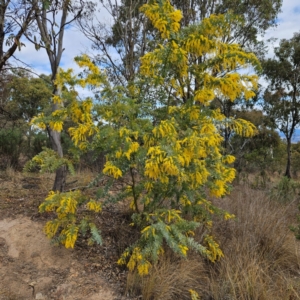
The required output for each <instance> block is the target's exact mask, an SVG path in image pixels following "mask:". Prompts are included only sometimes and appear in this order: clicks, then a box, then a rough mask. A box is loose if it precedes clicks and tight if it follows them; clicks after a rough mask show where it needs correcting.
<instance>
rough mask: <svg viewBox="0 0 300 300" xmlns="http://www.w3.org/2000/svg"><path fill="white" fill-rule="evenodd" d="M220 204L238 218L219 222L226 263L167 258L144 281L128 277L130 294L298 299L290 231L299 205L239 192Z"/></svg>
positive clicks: (297, 260) (298, 262) (298, 259)
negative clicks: (192, 294) (196, 293)
mask: <svg viewBox="0 0 300 300" xmlns="http://www.w3.org/2000/svg"><path fill="white" fill-rule="evenodd" d="M216 204H217V205H219V206H221V207H222V208H224V209H226V210H228V211H230V212H231V213H234V214H235V215H236V219H235V220H231V221H222V220H218V221H217V220H216V221H215V228H216V229H215V232H214V235H215V236H216V238H217V240H218V241H219V242H220V244H221V247H222V249H223V251H224V254H225V257H224V258H223V259H221V260H220V261H219V262H217V263H215V264H212V263H209V262H206V261H204V260H203V258H198V259H197V260H196V259H195V257H193V258H192V259H191V260H189V261H183V262H181V263H180V262H178V261H177V260H172V259H170V257H167V258H164V259H163V261H161V262H160V263H159V264H158V265H156V266H154V268H153V270H152V271H151V274H150V275H149V276H147V277H145V278H140V277H138V276H137V275H136V274H129V276H128V289H129V290H130V291H131V292H135V293H141V294H142V296H143V299H147V300H150V299H152V300H159V299H190V296H189V292H188V291H189V290H190V289H193V290H196V291H197V292H198V293H199V295H201V299H202V300H203V299H207V300H227V299H230V300H238V299H239V300H244V299H245V300H270V299H272V300H285V299H287V300H288V299H289V300H291V299H300V282H299V274H300V269H299V267H300V256H299V242H298V241H296V240H295V238H294V236H293V233H292V232H290V230H289V225H291V224H292V223H293V222H294V221H295V214H296V213H297V209H296V203H290V204H285V205H283V204H280V203H278V202H275V201H272V200H270V199H269V197H268V196H267V195H266V194H265V192H263V191H256V190H252V189H251V188H249V187H245V186H243V187H241V186H239V187H237V188H236V189H235V191H234V192H233V193H232V194H231V195H230V197H228V198H225V199H221V200H218V201H216Z"/></svg>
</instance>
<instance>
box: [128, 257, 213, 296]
mask: <svg viewBox="0 0 300 300" xmlns="http://www.w3.org/2000/svg"><path fill="white" fill-rule="evenodd" d="M199 282H201V283H202V284H204V285H205V284H208V283H209V280H208V277H207V274H206V272H205V266H204V263H203V262H201V260H193V259H191V260H181V261H179V260H176V259H172V258H171V255H167V257H165V258H164V259H163V260H162V261H160V262H158V263H157V264H156V265H154V266H153V268H152V270H151V272H150V274H149V276H144V277H140V276H139V275H138V274H137V272H133V273H129V274H128V277H127V290H128V292H129V294H141V295H142V296H143V298H142V299H143V300H160V299H164V300H173V299H184V300H185V299H186V300H188V299H191V297H190V292H189V290H190V289H193V290H198V291H199V288H200V287H199Z"/></svg>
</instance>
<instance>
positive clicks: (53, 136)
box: [47, 87, 67, 192]
mask: <svg viewBox="0 0 300 300" xmlns="http://www.w3.org/2000/svg"><path fill="white" fill-rule="evenodd" d="M59 93H60V91H59V90H57V89H56V87H55V89H54V93H53V94H56V95H58V94H59ZM58 106H59V105H58V104H57V103H55V104H52V111H56V110H57V109H59V107H58ZM47 129H48V133H49V138H50V142H51V146H52V149H53V150H54V151H55V152H57V154H58V156H59V157H60V158H63V156H64V153H63V148H62V144H61V132H59V131H56V130H53V129H51V128H50V127H48V128H47ZM66 177H67V168H66V166H61V167H60V168H58V169H57V170H56V174H55V180H54V184H53V188H52V190H53V191H59V192H62V191H63V190H64V187H65V184H66Z"/></svg>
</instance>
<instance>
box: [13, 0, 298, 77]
mask: <svg viewBox="0 0 300 300" xmlns="http://www.w3.org/2000/svg"><path fill="white" fill-rule="evenodd" d="M100 19H101V20H102V21H103V20H104V21H106V22H110V20H109V16H108V14H107V13H106V12H105V11H103V10H102V11H101V12H100ZM297 31H300V0H283V6H282V12H281V13H280V14H279V15H278V20H277V27H275V28H271V29H269V30H268V31H267V32H266V34H265V36H264V37H263V38H264V39H269V38H271V37H275V38H277V39H278V40H277V42H275V43H274V44H273V45H270V49H269V56H272V53H273V52H272V46H278V43H279V40H280V39H282V38H286V39H290V38H291V37H292V36H293V33H294V32H297ZM23 43H24V44H25V45H26V47H23V48H22V50H21V51H20V52H18V53H16V57H17V58H19V59H20V60H22V61H24V62H26V63H27V64H28V65H30V66H31V67H32V68H33V69H34V71H35V72H36V73H38V74H41V73H46V74H48V73H50V69H49V62H48V57H47V55H46V53H45V50H44V49H40V50H39V51H36V50H35V48H34V46H33V45H32V44H30V43H29V42H27V41H26V40H23ZM90 46H91V42H90V41H89V40H88V39H87V38H86V37H85V36H84V35H83V34H82V33H81V32H80V31H79V30H78V29H76V28H75V27H74V26H73V27H71V28H69V29H68V30H66V33H65V39H64V48H65V51H64V53H63V57H62V62H61V67H62V68H64V69H67V68H73V69H75V70H76V65H75V64H74V57H75V56H77V55H80V54H82V53H91V48H90Z"/></svg>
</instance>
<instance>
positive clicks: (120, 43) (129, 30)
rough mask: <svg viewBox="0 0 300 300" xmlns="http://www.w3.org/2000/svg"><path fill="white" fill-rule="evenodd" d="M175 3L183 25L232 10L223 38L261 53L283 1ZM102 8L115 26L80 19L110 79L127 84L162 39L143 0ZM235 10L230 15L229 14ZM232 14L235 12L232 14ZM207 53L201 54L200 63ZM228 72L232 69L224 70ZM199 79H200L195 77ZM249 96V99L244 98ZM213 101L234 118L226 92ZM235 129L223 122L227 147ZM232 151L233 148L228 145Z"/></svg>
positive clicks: (104, 4) (108, 1)
mask: <svg viewBox="0 0 300 300" xmlns="http://www.w3.org/2000/svg"><path fill="white" fill-rule="evenodd" d="M170 3H171V4H173V5H174V7H176V8H177V9H179V10H181V12H182V15H183V18H182V20H181V22H180V23H181V24H182V25H183V26H187V25H192V24H197V23H199V22H201V20H203V19H204V18H207V17H209V16H210V15H212V14H225V13H226V14H227V16H228V18H230V20H229V19H228V23H230V26H231V28H230V30H228V31H227V32H226V33H224V36H223V41H224V42H226V43H238V44H240V45H241V47H242V48H243V49H245V51H247V52H253V53H255V54H256V55H257V56H259V57H262V56H263V53H264V50H265V47H264V43H263V41H261V40H259V39H258V36H259V35H260V36H261V35H263V34H264V32H265V31H266V30H267V29H268V28H270V27H272V26H276V22H275V21H276V17H277V15H278V13H279V12H280V9H281V5H282V0H263V1H260V0H259V1H258V0H250V1H240V0H233V1H232V0H208V1H207V0H205V1H203V0H187V1H181V0H172V1H170ZM101 4H102V6H101V8H100V9H102V8H104V9H105V10H106V11H108V12H109V14H110V16H111V19H112V22H113V25H112V26H110V25H109V24H110V23H109V22H106V23H104V22H103V21H99V20H97V19H95V18H92V20H90V21H87V20H86V21H87V22H85V23H84V24H83V23H81V24H80V25H81V29H82V31H83V32H84V33H85V35H86V36H87V37H88V38H89V39H90V40H91V41H92V42H93V48H94V50H97V51H99V55H98V56H97V57H96V58H95V60H96V61H98V63H99V64H100V65H101V66H102V67H103V66H104V67H105V68H106V69H107V70H108V71H109V74H110V75H111V79H112V80H114V82H115V83H116V84H120V83H122V85H126V84H127V83H128V82H130V81H131V80H132V79H133V78H134V77H135V76H136V74H137V73H138V72H139V68H140V57H141V56H143V55H144V53H145V51H151V50H153V49H154V48H155V47H156V45H157V44H158V43H160V41H159V36H157V32H156V31H155V30H154V26H153V25H152V24H151V22H149V21H147V19H145V17H144V15H143V14H141V12H140V11H139V7H141V6H142V5H143V4H144V1H141V0H122V1H118V2H115V1H111V0H102V1H101ZM228 12H230V14H228ZM229 16H230V17H229ZM205 59H206V58H205V57H204V56H201V57H199V58H198V62H197V63H198V64H199V65H201V64H202V63H203V61H204V60H205ZM226 73H228V70H227V69H224V70H223V74H226ZM195 84H197V82H195ZM240 100H241V101H242V100H245V99H240ZM213 104H214V105H217V106H218V107H219V108H220V109H221V111H222V113H223V114H224V115H226V116H227V117H228V118H230V117H231V116H232V115H233V113H234V112H233V111H234V109H235V108H236V104H235V103H233V102H232V101H231V100H230V99H228V98H226V97H220V96H219V95H216V97H215V99H214V102H213ZM231 133H232V131H231V130H230V126H227V125H226V124H224V127H223V128H222V135H223V136H224V145H225V147H224V148H225V149H227V147H228V145H229V139H230V137H231ZM227 150H228V151H230V149H229V148H228V149H227Z"/></svg>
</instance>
